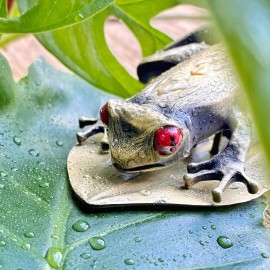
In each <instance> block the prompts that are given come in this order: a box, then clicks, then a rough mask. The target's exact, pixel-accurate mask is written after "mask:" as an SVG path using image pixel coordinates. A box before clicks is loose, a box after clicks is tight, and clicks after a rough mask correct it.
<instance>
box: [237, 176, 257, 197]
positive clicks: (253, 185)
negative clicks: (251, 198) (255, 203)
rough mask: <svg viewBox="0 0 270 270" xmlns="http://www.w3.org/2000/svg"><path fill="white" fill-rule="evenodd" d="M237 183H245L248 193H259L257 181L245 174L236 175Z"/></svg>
mask: <svg viewBox="0 0 270 270" xmlns="http://www.w3.org/2000/svg"><path fill="white" fill-rule="evenodd" d="M235 178H236V179H237V181H239V182H242V183H244V184H245V185H246V186H247V189H248V192H249V193H251V194H256V193H257V192H258V191H259V185H258V183H257V182H256V181H254V180H252V179H251V178H250V177H248V176H247V175H246V174H245V173H244V172H241V173H240V172H238V173H237V174H236V175H235Z"/></svg>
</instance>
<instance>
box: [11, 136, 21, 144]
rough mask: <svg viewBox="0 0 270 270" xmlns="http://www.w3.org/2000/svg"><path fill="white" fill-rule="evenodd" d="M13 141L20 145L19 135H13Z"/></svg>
mask: <svg viewBox="0 0 270 270" xmlns="http://www.w3.org/2000/svg"><path fill="white" fill-rule="evenodd" d="M13 142H14V143H15V144H17V145H18V146H21V145H22V141H21V139H20V138H19V137H17V136H14V137H13Z"/></svg>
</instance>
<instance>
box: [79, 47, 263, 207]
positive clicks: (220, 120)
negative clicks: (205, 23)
mask: <svg viewBox="0 0 270 270" xmlns="http://www.w3.org/2000/svg"><path fill="white" fill-rule="evenodd" d="M138 74H139V77H140V79H141V81H143V82H146V81H149V80H150V79H151V77H152V76H153V75H155V76H157V75H158V76H157V77H156V78H154V79H152V80H150V82H149V83H148V84H147V85H146V87H145V88H144V89H143V90H142V91H141V92H140V93H138V94H137V95H135V96H133V97H131V98H129V99H126V100H109V101H108V102H107V103H106V104H105V105H104V106H103V107H102V108H101V111H100V118H101V121H102V123H103V125H96V126H93V127H92V128H91V129H90V130H87V131H86V132H79V133H77V138H78V140H79V142H82V141H84V140H85V139H86V138H87V137H89V136H92V135H93V134H96V133H98V132H105V133H107V132H108V142H109V151H110V155H111V161H112V164H113V165H114V166H115V168H116V169H117V170H120V171H122V172H126V173H138V172H146V171H152V170H156V169H162V168H165V167H167V166H170V165H172V164H174V163H175V162H178V161H179V160H181V159H184V158H186V157H188V156H189V155H190V152H191V150H192V148H193V147H194V146H196V145H197V144H198V143H200V142H201V141H203V140H205V139H207V138H209V137H210V136H212V135H214V134H223V135H225V136H226V137H227V138H228V144H227V145H226V147H225V148H224V149H223V150H220V151H217V145H216V146H215V147H214V148H215V149H214V148H213V149H212V150H213V151H212V152H213V156H212V158H211V159H210V160H206V161H203V162H200V163H190V164H188V166H187V174H185V175H184V182H185V187H186V188H191V187H192V186H193V185H195V184H196V183H198V182H200V181H209V180H220V183H219V184H218V185H217V187H216V188H215V189H214V190H213V191H212V197H213V201H215V202H220V201H221V197H222V193H223V192H224V191H225V190H226V188H227V187H228V186H229V185H230V184H231V183H233V182H235V181H239V182H243V183H244V184H246V186H247V189H248V191H249V192H250V193H252V194H255V193H257V192H258V189H259V188H258V184H257V183H256V182H255V181H253V180H252V179H250V178H249V177H248V176H247V175H246V174H245V160H246V155H247V151H248V148H249V145H250V137H251V125H250V122H249V119H248V117H247V116H246V115H245V114H244V113H243V112H241V110H240V108H239V106H238V105H237V99H238V97H239V87H240V86H239V82H238V80H237V76H236V74H235V72H234V70H233V68H232V65H231V63H230V60H229V59H228V56H227V54H226V51H225V49H224V47H223V46H222V45H221V44H216V45H211V46H209V45H206V44H205V43H190V44H187V45H183V46H180V47H179V46H171V47H170V48H167V49H165V50H163V51H160V52H158V53H157V54H156V55H154V56H150V57H148V58H147V59H146V60H144V61H143V62H142V63H141V64H140V66H139V67H138ZM94 122H95V121H92V122H91V120H85V119H82V120H81V126H83V125H86V124H89V123H90V124H93V123H94ZM217 138H218V137H217ZM106 145H107V144H106V140H105V138H104V140H103V147H106Z"/></svg>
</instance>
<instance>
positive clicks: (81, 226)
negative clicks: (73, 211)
mask: <svg viewBox="0 0 270 270" xmlns="http://www.w3.org/2000/svg"><path fill="white" fill-rule="evenodd" d="M89 228H90V225H89V223H88V222H86V221H84V220H78V221H76V222H75V223H74V224H73V225H72V229H73V230H74V231H76V232H86V231H87V230H88V229H89Z"/></svg>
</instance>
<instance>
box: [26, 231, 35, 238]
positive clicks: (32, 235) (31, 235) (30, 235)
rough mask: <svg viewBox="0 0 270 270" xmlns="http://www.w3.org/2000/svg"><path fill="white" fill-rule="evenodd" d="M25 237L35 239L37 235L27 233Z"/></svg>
mask: <svg viewBox="0 0 270 270" xmlns="http://www.w3.org/2000/svg"><path fill="white" fill-rule="evenodd" d="M24 236H25V237H27V238H33V237H35V234H34V233H33V232H27V233H25V234H24Z"/></svg>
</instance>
